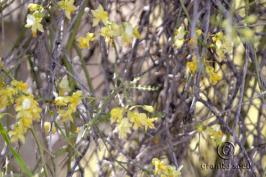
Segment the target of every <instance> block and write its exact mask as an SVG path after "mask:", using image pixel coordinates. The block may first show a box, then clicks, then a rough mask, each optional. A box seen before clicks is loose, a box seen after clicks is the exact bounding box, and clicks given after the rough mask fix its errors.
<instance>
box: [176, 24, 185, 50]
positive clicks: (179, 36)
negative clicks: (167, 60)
mask: <svg viewBox="0 0 266 177" xmlns="http://www.w3.org/2000/svg"><path fill="white" fill-rule="evenodd" d="M185 35H186V31H185V27H184V25H181V26H180V27H179V28H177V29H176V30H175V32H174V46H175V48H177V49H179V48H181V47H182V45H183V44H184V42H185V39H184V37H185Z"/></svg>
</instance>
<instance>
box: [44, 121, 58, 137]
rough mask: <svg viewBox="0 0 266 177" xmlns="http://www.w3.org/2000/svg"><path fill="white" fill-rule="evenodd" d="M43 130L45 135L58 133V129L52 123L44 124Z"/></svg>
mask: <svg viewBox="0 0 266 177" xmlns="http://www.w3.org/2000/svg"><path fill="white" fill-rule="evenodd" d="M51 127H52V129H51ZM43 128H44V132H45V134H49V133H50V132H52V133H53V134H54V133H56V128H55V126H54V125H53V126H52V124H51V122H44V124H43Z"/></svg>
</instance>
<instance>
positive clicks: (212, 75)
mask: <svg viewBox="0 0 266 177" xmlns="http://www.w3.org/2000/svg"><path fill="white" fill-rule="evenodd" d="M206 72H207V74H208V75H209V79H210V83H211V84H212V85H215V84H217V83H218V82H219V81H220V80H222V75H221V74H220V73H217V72H215V71H214V68H213V67H211V66H209V65H207V66H206Z"/></svg>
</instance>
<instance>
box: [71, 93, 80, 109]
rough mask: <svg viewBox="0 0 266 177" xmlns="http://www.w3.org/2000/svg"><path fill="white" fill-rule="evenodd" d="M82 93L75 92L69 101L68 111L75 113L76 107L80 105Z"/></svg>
mask: <svg viewBox="0 0 266 177" xmlns="http://www.w3.org/2000/svg"><path fill="white" fill-rule="evenodd" d="M81 99H82V91H76V92H74V93H73V94H72V96H71V97H70V99H69V103H70V109H72V110H75V111H76V107H77V106H78V105H79V104H80V103H81Z"/></svg>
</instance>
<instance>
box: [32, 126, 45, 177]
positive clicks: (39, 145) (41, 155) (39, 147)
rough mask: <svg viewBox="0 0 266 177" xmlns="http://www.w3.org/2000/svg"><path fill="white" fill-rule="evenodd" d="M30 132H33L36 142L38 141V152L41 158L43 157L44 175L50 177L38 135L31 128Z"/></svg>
mask: <svg viewBox="0 0 266 177" xmlns="http://www.w3.org/2000/svg"><path fill="white" fill-rule="evenodd" d="M30 131H31V133H32V135H33V137H34V140H35V141H36V144H37V146H38V150H39V152H40V157H41V161H42V165H43V169H44V174H45V176H47V177H48V170H47V166H46V164H45V159H44V155H43V147H42V146H41V143H40V141H39V140H38V137H37V135H36V132H35V130H34V129H33V128H31V129H30Z"/></svg>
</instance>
